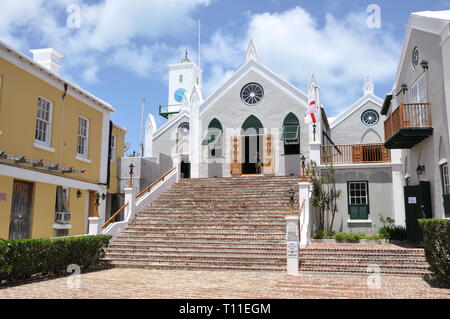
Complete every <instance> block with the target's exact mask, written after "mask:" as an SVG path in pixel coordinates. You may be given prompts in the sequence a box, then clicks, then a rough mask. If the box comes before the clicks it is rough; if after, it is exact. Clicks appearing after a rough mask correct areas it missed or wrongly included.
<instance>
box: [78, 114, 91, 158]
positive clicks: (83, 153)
mask: <svg viewBox="0 0 450 319" xmlns="http://www.w3.org/2000/svg"><path fill="white" fill-rule="evenodd" d="M88 155H89V120H88V119H87V118H85V117H82V116H79V117H78V132H77V156H76V158H77V159H78V160H81V161H88V162H89V163H90V162H91V161H89V159H88Z"/></svg>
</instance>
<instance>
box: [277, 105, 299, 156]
mask: <svg viewBox="0 0 450 319" xmlns="http://www.w3.org/2000/svg"><path fill="white" fill-rule="evenodd" d="M281 139H282V140H283V141H284V155H299V154H300V122H299V120H298V118H297V116H295V114H294V113H289V114H288V115H287V116H286V118H285V119H284V122H283V133H282V135H281Z"/></svg>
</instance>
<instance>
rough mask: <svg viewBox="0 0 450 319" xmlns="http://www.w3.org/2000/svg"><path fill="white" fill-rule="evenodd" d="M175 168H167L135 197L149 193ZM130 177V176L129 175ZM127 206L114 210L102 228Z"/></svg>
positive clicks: (110, 222)
mask: <svg viewBox="0 0 450 319" xmlns="http://www.w3.org/2000/svg"><path fill="white" fill-rule="evenodd" d="M175 170H176V168H175V167H174V168H171V169H170V170H168V171H167V172H166V173H164V174H163V175H162V176H161V177H159V178H158V179H157V180H155V181H154V182H153V183H151V184H150V185H149V186H147V187H146V188H145V189H144V190H143V191H142V192H140V193H139V194H137V195H136V199H139V198H141V197H142V196H144V195H145V194H146V193H149V192H151V191H152V189H153V188H154V187H155V186H156V185H157V184H159V183H160V182H162V181H164V180H165V178H166V177H167V176H169V175H170V174H171V173H172V172H173V171H175ZM130 178H131V176H130ZM128 206H129V203H126V204H125V205H123V206H122V207H121V208H120V209H119V210H118V211H117V212H115V213H114V214H113V215H112V216H111V218H110V219H109V220H108V221H107V222H106V223H104V224H103V226H102V228H103V229H105V228H106V227H108V226H109V225H110V224H112V223H114V222H115V220H116V218H117V216H119V215H120V214H121V213H122V212H124V211H125V209H126V208H127V207H128Z"/></svg>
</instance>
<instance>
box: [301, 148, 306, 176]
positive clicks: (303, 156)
mask: <svg viewBox="0 0 450 319" xmlns="http://www.w3.org/2000/svg"><path fill="white" fill-rule="evenodd" d="M300 160H301V161H302V176H301V177H300V180H301V181H302V182H303V181H305V166H306V165H305V162H306V157H305V155H303V154H302V157H301V158H300Z"/></svg>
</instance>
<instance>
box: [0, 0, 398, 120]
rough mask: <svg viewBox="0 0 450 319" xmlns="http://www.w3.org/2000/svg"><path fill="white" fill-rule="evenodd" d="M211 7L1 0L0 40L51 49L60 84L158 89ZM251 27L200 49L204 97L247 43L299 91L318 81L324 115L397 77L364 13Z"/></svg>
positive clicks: (199, 1) (159, 0)
mask: <svg viewBox="0 0 450 319" xmlns="http://www.w3.org/2000/svg"><path fill="white" fill-rule="evenodd" d="M211 1H212V0H152V1H148V0H129V1H117V0H102V1H97V2H94V3H92V2H91V1H88V0H61V1H49V0H21V1H15V2H14V5H11V0H0V12H2V19H1V20H0V39H2V40H4V41H6V42H7V43H10V44H11V45H13V46H15V47H17V48H19V49H22V50H28V49H30V48H36V47H37V46H38V45H39V46H41V47H50V46H51V47H54V48H55V49H57V50H59V51H61V53H63V54H64V55H65V56H66V59H65V60H64V64H63V72H64V73H65V74H64V76H71V77H72V78H73V77H74V74H79V75H80V78H81V79H82V80H84V81H87V82H96V81H101V70H102V69H104V68H109V67H120V68H122V69H124V70H129V71H130V72H133V73H134V74H137V75H138V76H143V77H144V76H145V77H148V76H152V75H153V76H155V77H159V78H161V79H162V80H164V79H165V76H166V66H167V64H169V63H174V62H175V61H178V60H179V58H180V56H182V54H183V53H182V52H183V51H184V49H185V48H186V43H185V41H186V36H187V34H189V33H192V31H193V30H195V23H196V21H195V19H194V18H193V17H192V16H193V14H194V13H195V10H197V9H198V8H199V7H202V6H207V5H209V4H210V2H211ZM70 3H78V4H79V5H80V8H81V10H82V11H81V14H82V15H81V28H80V29H69V28H67V27H66V19H67V13H66V9H67V6H68V5H69V4H70ZM247 19H248V20H247V23H246V24H244V25H242V26H241V27H240V30H245V32H244V33H243V34H245V35H244V36H241V35H236V34H235V33H233V32H232V31H231V32H230V31H226V30H217V31H216V32H215V33H214V34H213V35H212V36H211V38H210V39H207V40H206V41H205V43H203V46H202V67H203V68H204V70H205V72H204V85H203V88H204V96H208V95H209V94H210V93H212V92H213V91H214V90H215V89H216V88H217V87H218V86H219V85H220V84H222V83H224V82H225V81H226V80H227V79H228V78H229V77H230V76H231V74H232V73H233V72H234V71H236V69H237V68H239V67H240V66H241V65H242V64H243V63H244V61H245V48H246V45H247V43H248V40H249V39H250V38H253V40H254V42H255V45H256V47H257V49H258V51H259V56H260V60H261V62H262V63H263V64H264V65H266V66H267V67H268V68H270V69H271V70H273V71H274V72H275V73H277V74H279V75H281V76H282V77H284V78H285V79H286V80H288V81H290V82H292V83H293V84H294V85H296V86H298V87H299V88H300V89H303V90H305V87H306V85H307V81H308V79H309V76H310V75H311V73H312V72H315V74H316V78H317V79H318V81H319V83H320V84H321V87H322V102H323V103H324V104H326V106H327V107H328V110H329V111H330V115H332V114H333V113H335V112H336V111H337V110H340V109H342V108H343V107H346V106H348V105H349V104H350V103H351V102H353V101H354V100H355V99H356V98H358V97H359V96H360V95H361V92H362V83H363V81H364V79H365V76H366V75H367V74H370V75H371V76H372V78H373V79H374V81H375V83H376V84H379V83H386V82H389V81H391V80H392V77H393V75H394V72H395V70H396V65H397V63H398V55H399V53H400V52H399V50H400V47H401V45H400V43H398V41H397V40H396V39H395V38H394V37H393V36H392V34H391V32H389V30H388V29H387V28H384V29H381V30H376V29H368V28H367V26H366V19H367V15H366V12H365V10H362V11H361V12H353V13H349V14H348V15H347V16H346V17H344V18H340V19H338V18H336V17H335V16H333V15H332V14H327V15H326V17H325V20H324V22H323V23H320V24H319V23H318V21H317V20H316V19H315V18H314V17H313V16H312V15H311V14H310V13H309V12H308V11H306V10H304V9H303V8H301V7H295V8H292V9H290V10H286V11H283V12H276V13H261V14H254V15H252V14H250V13H249V14H248V15H247ZM321 22H322V21H321ZM31 43H32V45H33V47H31ZM170 43H172V44H170ZM173 43H177V45H173ZM190 51H191V56H195V54H196V53H195V50H190ZM64 68H67V69H68V70H72V71H76V73H75V72H67V73H66V72H65V71H64ZM99 74H100V75H99Z"/></svg>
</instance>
